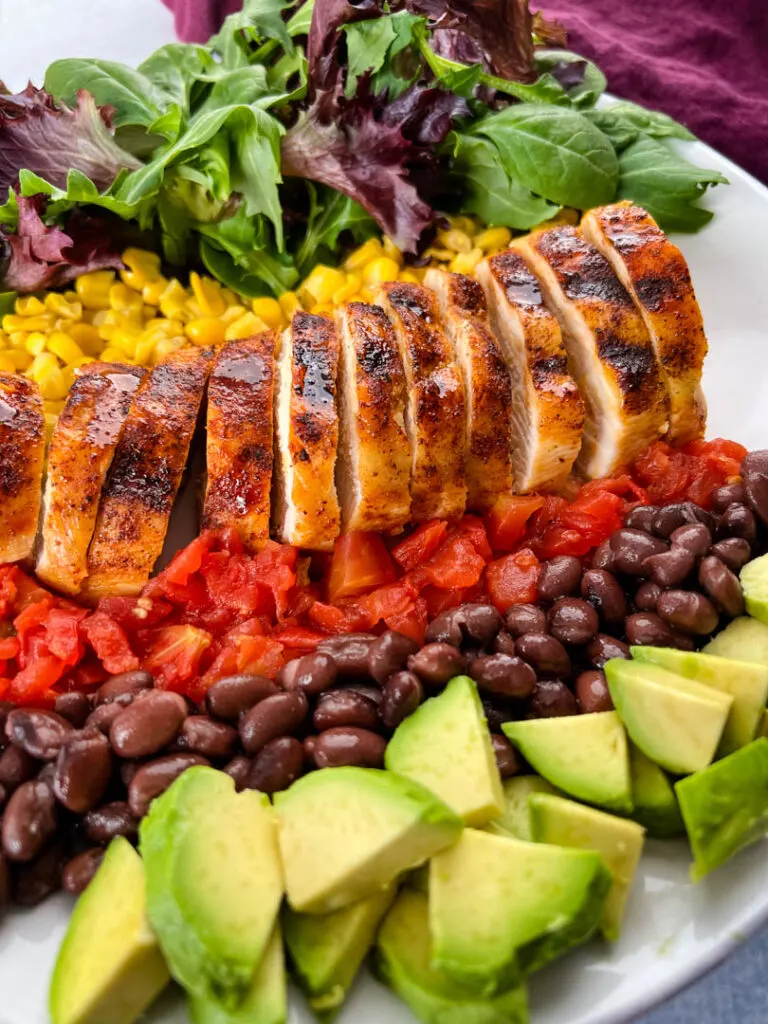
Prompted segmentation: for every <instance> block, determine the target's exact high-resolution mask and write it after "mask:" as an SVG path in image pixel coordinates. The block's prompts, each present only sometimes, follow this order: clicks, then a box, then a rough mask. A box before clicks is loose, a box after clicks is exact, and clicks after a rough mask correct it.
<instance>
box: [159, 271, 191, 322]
mask: <svg viewBox="0 0 768 1024" xmlns="http://www.w3.org/2000/svg"><path fill="white" fill-rule="evenodd" d="M186 301H187V291H186V288H185V287H184V286H183V285H182V283H181V282H180V281H177V280H176V278H174V279H173V280H172V281H170V282H169V283H168V287H167V288H166V289H165V291H164V292H163V294H162V295H161V296H160V312H161V313H162V314H163V316H167V317H169V318H171V317H176V316H178V315H179V313H180V312H181V311H182V309H183V308H184V303H185V302H186Z"/></svg>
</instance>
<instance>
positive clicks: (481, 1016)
mask: <svg viewBox="0 0 768 1024" xmlns="http://www.w3.org/2000/svg"><path fill="white" fill-rule="evenodd" d="M430 947H431V942H430V934H429V903H428V901H427V897H426V896H424V895H422V894H421V893H417V892H412V891H410V890H408V889H404V890H403V892H402V893H401V894H400V896H398V898H397V902H396V903H395V905H394V906H393V907H392V909H391V910H390V912H389V913H388V914H387V916H386V918H385V919H384V924H383V925H382V926H381V930H380V931H379V937H378V941H377V956H376V970H377V973H378V974H379V975H380V977H381V978H382V980H383V981H384V982H385V983H386V984H387V985H389V987H390V988H391V989H392V990H393V991H394V992H395V993H396V994H397V995H398V996H400V998H401V999H402V1000H403V1002H405V1003H406V1004H407V1005H408V1006H409V1007H410V1009H411V1011H412V1012H413V1014H414V1015H415V1016H416V1017H417V1018H418V1019H419V1020H420V1021H422V1022H423V1024H527V1021H528V1006H527V999H526V993H525V989H524V988H522V987H517V988H511V989H508V990H507V991H506V992H503V993H501V994H500V995H497V996H494V997H492V998H489V999H481V998H480V997H478V996H476V995H473V994H472V993H471V992H468V991H467V990H466V989H464V988H462V986H461V985H459V984H457V982H455V981H454V980H453V979H451V978H450V977H449V976H448V975H447V974H445V972H444V971H441V970H440V969H439V968H437V967H435V966H433V965H432V963H431V948H430Z"/></svg>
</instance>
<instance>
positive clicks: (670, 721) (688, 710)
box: [604, 658, 733, 775]
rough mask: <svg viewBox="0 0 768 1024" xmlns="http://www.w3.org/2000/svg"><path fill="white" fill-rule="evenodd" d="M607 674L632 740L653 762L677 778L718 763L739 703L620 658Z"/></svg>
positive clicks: (608, 665) (689, 681)
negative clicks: (733, 710) (730, 717)
mask: <svg viewBox="0 0 768 1024" xmlns="http://www.w3.org/2000/svg"><path fill="white" fill-rule="evenodd" d="M604 672H605V675H606V678H607V680H608V689H609V690H610V692H611V697H612V698H613V703H614V705H615V706H616V710H617V711H618V713H619V715H620V716H621V720H622V722H623V723H624V725H625V726H626V728H627V732H628V733H629V736H630V739H631V740H632V742H633V743H635V744H637V746H638V747H639V748H640V749H641V750H642V752H643V753H644V754H645V755H646V756H647V757H649V758H650V759H651V760H652V761H655V762H656V764H659V765H661V767H662V768H666V769H667V771H669V772H674V774H675V775H688V774H690V773H691V772H695V771H698V770H699V769H700V768H706V766H707V765H708V764H709V763H710V762H711V761H713V760H714V757H715V754H716V752H717V748H718V746H719V744H720V738H721V736H722V735H723V729H724V728H725V723H726V721H727V719H728V715H729V714H730V711H731V706H732V704H733V697H731V696H729V695H728V694H726V693H720V692H719V691H718V690H712V689H710V688H709V687H706V686H702V685H701V683H695V682H694V681H693V680H692V679H685V678H684V677H683V676H678V675H675V673H673V672H667V671H666V670H665V669H663V668H659V667H658V666H656V665H648V664H645V663H643V662H640V661H625V660H624V659H623V658H614V659H612V660H611V661H609V662H606V664H605V667H604Z"/></svg>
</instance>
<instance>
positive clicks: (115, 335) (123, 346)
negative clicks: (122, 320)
mask: <svg viewBox="0 0 768 1024" xmlns="http://www.w3.org/2000/svg"><path fill="white" fill-rule="evenodd" d="M142 335H143V331H141V330H139V328H137V327H134V326H133V325H131V324H128V325H126V326H125V327H116V328H115V330H114V331H113V332H112V338H111V339H110V341H111V344H112V347H113V348H116V349H119V350H120V351H121V352H123V353H125V355H126V356H128V358H129V359H135V358H136V345H137V343H138V341H139V340H140V338H141V337H142Z"/></svg>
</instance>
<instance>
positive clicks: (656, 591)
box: [635, 580, 662, 612]
mask: <svg viewBox="0 0 768 1024" xmlns="http://www.w3.org/2000/svg"><path fill="white" fill-rule="evenodd" d="M661 592H662V591H661V587H660V586H659V585H658V583H652V582H651V581H650V580H647V581H646V582H645V583H641V584H640V586H639V587H638V588H637V590H636V591H635V608H637V610H638V611H639V612H655V611H656V605H657V603H658V600H659V597H660V596H661Z"/></svg>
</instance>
